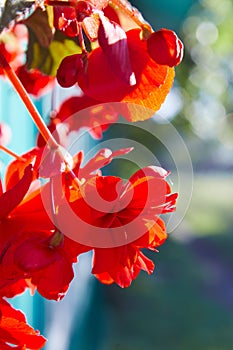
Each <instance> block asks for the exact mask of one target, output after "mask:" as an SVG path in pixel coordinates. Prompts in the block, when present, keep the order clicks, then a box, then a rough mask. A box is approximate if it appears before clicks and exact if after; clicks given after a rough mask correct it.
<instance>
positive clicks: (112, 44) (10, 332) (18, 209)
mask: <svg viewBox="0 0 233 350" xmlns="http://www.w3.org/2000/svg"><path fill="white" fill-rule="evenodd" d="M44 5H45V7H46V8H49V9H50V10H51V7H52V10H53V16H52V18H53V29H54V30H56V31H61V32H62V33H63V35H64V36H66V37H68V38H75V37H77V38H78V41H79V48H80V51H79V52H77V53H74V54H72V55H69V56H66V57H65V58H63V59H61V60H60V64H59V67H58V69H57V75H56V78H57V81H58V83H59V84H60V85H61V86H62V87H70V86H72V85H74V84H78V86H79V87H80V88H81V89H82V91H83V94H82V95H80V96H72V97H70V98H69V99H68V100H66V101H64V103H63V104H62V105H61V106H60V109H59V111H57V112H56V114H55V116H53V118H51V121H50V125H49V126H48V129H47V131H46V132H43V130H41V129H40V128H41V127H42V126H43V125H42V124H43V123H39V124H38V125H39V130H40V131H41V135H40V136H39V138H38V142H37V147H36V148H34V149H32V150H30V151H29V152H27V153H25V154H23V155H22V156H18V157H16V159H15V160H14V161H13V162H11V163H10V165H9V166H8V168H7V171H6V175H5V186H4V189H3V186H2V184H1V186H0V276H1V278H0V346H1V349H11V348H12V347H11V345H15V346H16V347H14V348H15V349H26V348H30V349H39V348H41V347H42V346H43V345H44V342H45V340H44V338H43V337H42V336H40V335H39V334H38V333H36V332H35V331H34V330H33V329H32V328H31V327H30V326H28V325H27V324H26V322H25V318H24V316H23V315H22V313H21V312H19V311H16V310H14V309H13V308H11V306H10V305H9V304H8V303H7V302H6V301H5V300H4V299H3V298H4V297H7V298H12V297H14V296H15V295H17V294H19V293H22V292H23V291H24V290H25V289H27V288H29V289H30V290H31V291H32V292H34V291H35V290H38V292H39V293H40V294H41V295H42V296H43V297H45V298H47V299H54V300H60V299H61V298H63V297H64V295H65V294H66V292H67V290H68V287H69V284H70V282H71V280H72V279H73V277H74V274H73V264H74V263H77V262H78V257H79V255H80V254H82V253H85V252H88V251H93V262H92V274H93V275H94V276H95V277H96V278H97V279H98V280H99V281H101V282H102V283H105V284H111V283H116V284H118V285H119V286H120V287H128V286H129V285H130V284H131V282H132V281H133V280H134V279H135V278H136V277H137V276H138V274H139V272H140V271H141V270H144V271H146V272H147V273H148V274H151V273H152V272H153V269H154V263H153V262H152V261H151V260H150V259H148V258H147V257H146V256H145V255H144V253H143V252H142V249H144V248H147V249H149V250H152V251H156V250H157V247H159V246H160V245H161V244H162V243H163V242H164V241H165V240H166V238H167V233H166V228H165V224H164V222H163V220H162V219H161V218H160V214H164V213H168V212H171V211H174V210H175V204H176V198H177V194H176V193H171V188H170V186H169V184H168V182H167V181H166V177H167V176H168V172H167V171H165V170H164V169H162V168H160V167H156V166H147V167H145V168H143V169H141V170H138V171H137V172H136V173H134V174H133V175H132V176H131V177H130V178H129V179H128V181H123V179H121V178H120V177H116V176H103V175H102V173H101V170H100V169H101V168H102V167H104V166H105V165H107V164H109V163H110V162H111V161H112V159H113V158H115V157H118V156H121V155H124V154H127V153H128V152H130V151H131V149H119V150H116V151H111V150H110V149H102V150H100V151H99V152H97V154H96V155H95V156H94V157H93V158H92V159H90V160H89V161H88V162H87V163H85V165H83V163H84V162H83V153H82V152H81V151H80V152H79V153H78V154H76V155H75V156H74V157H71V156H70V155H69V154H68V152H66V150H65V149H64V148H63V147H62V146H61V145H62V144H63V141H64V135H62V136H60V135H59V132H58V125H59V124H61V123H63V122H66V123H67V127H68V129H67V131H66V133H67V135H68V134H69V132H70V131H72V130H79V129H80V128H81V127H88V128H89V131H90V133H91V135H92V136H93V137H95V138H101V137H102V132H103V131H104V130H105V129H106V128H107V127H108V126H109V125H110V124H112V123H114V122H115V121H116V120H117V118H118V117H119V111H118V112H116V111H115V109H114V108H113V107H112V106H111V104H106V105H105V104H104V102H118V101H122V102H133V103H137V104H140V105H142V106H145V107H150V108H151V109H152V110H153V111H156V110H158V109H159V108H160V106H161V104H162V103H163V101H164V100H165V98H166V95H167V94H168V92H169V90H170V88H171V86H172V83H173V78H174V66H176V65H177V64H179V63H180V61H181V59H182V55H183V45H182V43H181V41H180V40H179V38H178V37H177V35H176V34H175V33H174V32H173V31H171V30H168V29H161V30H159V31H156V32H154V31H153V30H152V28H151V27H150V26H149V24H147V23H146V22H144V21H143V19H142V18H141V15H140V13H139V12H138V11H137V10H136V9H135V8H133V7H132V6H131V5H130V4H129V3H128V2H127V1H126V0H112V1H109V0H89V1H73V0H71V1H65V2H63V1H55V0H46V1H45V2H44ZM64 5H65V6H64ZM39 11H40V12H41V9H40V10H39ZM121 12H122V13H123V14H124V15H125V14H126V15H128V16H129V17H131V20H134V21H135V22H136V24H137V28H133V29H129V30H126V31H125V30H124V26H123V25H122V24H121ZM50 15H51V11H50ZM48 17H49V16H47V17H46V18H47V21H48V22H49V23H50V25H51V18H50V19H48ZM38 18H39V19H40V15H39V17H38ZM44 18H45V17H44V16H43V21H44ZM25 23H27V21H26V22H25ZM39 25H40V22H39ZM16 28H17V25H16V26H15V27H14V30H13V32H10V33H11V34H10V35H13V37H14V38H15V40H16V42H17V43H19V42H20V40H21V39H22V35H21V37H20V38H21V39H18V40H17V35H18V36H20V34H19V33H20V32H19V31H18V32H17V30H16ZM83 32H85V39H84V35H83ZM6 35H9V34H8V32H6V33H5V32H4V33H3V34H2V38H3V37H4V38H6V37H5V36H6ZM23 37H24V36H23ZM4 40H5V39H4ZM4 40H3V39H1V38H0V56H1V57H0V58H1V59H0V74H1V75H3V74H4V72H6V73H7V72H8V71H9V69H10V68H9V67H8V66H6V63H5V62H6V61H8V63H12V64H13V66H14V67H13V68H14V70H15V72H16V74H17V76H18V78H19V79H20V80H21V82H22V84H23V85H24V87H25V89H26V90H27V91H28V92H29V93H31V94H34V95H36V96H38V95H39V94H40V93H41V92H42V91H43V90H44V88H47V87H48V84H50V83H51V82H53V84H54V83H55V77H52V76H46V75H43V74H42V73H41V72H40V70H39V68H40V67H37V68H36V69H35V68H34V69H33V70H32V71H30V70H28V69H27V67H26V65H25V63H24V62H23V61H22V60H17V58H19V56H20V57H21V56H22V51H21V49H20V46H14V47H15V48H16V50H15V51H14V50H12V49H11V48H10V46H9V45H7V40H5V41H4ZM50 41H51V40H47V41H46V40H45V42H47V44H46V45H49V44H50ZM87 41H88V42H87ZM87 47H88V49H87ZM15 62H16V63H15ZM1 66H2V68H1ZM6 67H7V68H6ZM103 67H104V74H103ZM7 75H8V77H10V79H11V73H10V74H8V73H7ZM14 79H15V78H14ZM14 79H12V81H13V80H14ZM17 84H18V83H17ZM17 84H16V85H17ZM16 85H14V86H16ZM18 85H19V84H18ZM18 85H17V86H18ZM50 87H51V85H50ZM17 89H18V88H17ZM17 91H18V90H17ZM27 103H28V102H27ZM25 104H26V103H25ZM93 106H94V107H93ZM87 107H93V108H92V109H91V110H90V113H85V115H83V116H81V117H80V118H74V117H71V116H74V115H75V114H76V113H77V112H79V111H81V110H82V109H84V108H87ZM121 108H122V109H121V113H122V112H123V115H124V116H125V118H126V119H127V120H128V121H137V120H142V119H147V118H149V117H150V115H149V114H148V113H146V112H145V114H143V116H141V115H140V116H138V115H137V114H136V115H135V114H134V113H132V111H131V110H130V109H129V108H128V106H127V104H122V107H121ZM32 114H33V112H32ZM67 118H68V119H67ZM67 121H68V122H67ZM41 125H42V126H41ZM49 130H50V131H52V132H54V134H56V140H57V142H58V143H57V144H56V141H54V142H51V143H50V141H51V140H50V139H48V137H45V134H46V135H51V134H50V133H49ZM59 137H60V138H59ZM51 138H52V135H51ZM54 140H55V139H54ZM56 145H57V146H56ZM63 146H64V144H63ZM0 148H2V149H4V150H6V149H5V147H3V146H2V145H0ZM41 178H45V179H46V180H43V182H42V184H41V182H40V179H41ZM10 344H11V345H10Z"/></svg>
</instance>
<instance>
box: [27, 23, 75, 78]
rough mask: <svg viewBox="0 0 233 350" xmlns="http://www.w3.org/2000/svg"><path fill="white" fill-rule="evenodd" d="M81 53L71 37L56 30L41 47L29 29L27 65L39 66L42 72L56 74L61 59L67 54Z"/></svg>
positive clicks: (30, 66)
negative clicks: (50, 39)
mask: <svg viewBox="0 0 233 350" xmlns="http://www.w3.org/2000/svg"><path fill="white" fill-rule="evenodd" d="M75 53H81V49H80V47H79V46H78V44H77V43H76V42H75V40H74V39H72V38H67V37H66V36H64V35H63V34H62V33H61V32H60V31H56V32H55V34H54V37H53V40H52V41H51V43H50V45H49V46H48V47H43V46H42V45H41V44H40V42H39V41H38V39H37V37H36V35H35V33H34V32H33V31H32V30H31V29H29V44H28V50H27V66H28V67H29V68H39V69H40V70H41V71H42V72H43V73H44V74H47V75H52V76H56V72H57V69H58V67H59V65H60V63H61V61H62V59H63V58H64V57H66V56H68V55H72V54H75Z"/></svg>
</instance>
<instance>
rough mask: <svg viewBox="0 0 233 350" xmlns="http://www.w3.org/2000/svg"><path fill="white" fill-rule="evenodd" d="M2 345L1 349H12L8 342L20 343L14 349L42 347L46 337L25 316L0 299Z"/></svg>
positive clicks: (0, 339) (0, 343)
mask: <svg viewBox="0 0 233 350" xmlns="http://www.w3.org/2000/svg"><path fill="white" fill-rule="evenodd" d="M0 313H1V318H0V345H1V349H12V347H10V346H9V347H8V344H9V343H11V344H14V345H19V346H18V347H15V348H14V349H21V350H23V349H26V347H27V348H30V349H41V348H42V347H43V346H44V345H45V342H46V339H45V338H44V337H42V336H41V335H39V332H38V331H35V330H34V329H33V328H32V327H30V326H29V325H28V324H27V323H26V319H25V316H24V315H23V313H21V312H20V311H18V310H15V309H13V308H12V306H11V305H10V304H8V303H7V302H6V301H5V300H2V299H1V300H0Z"/></svg>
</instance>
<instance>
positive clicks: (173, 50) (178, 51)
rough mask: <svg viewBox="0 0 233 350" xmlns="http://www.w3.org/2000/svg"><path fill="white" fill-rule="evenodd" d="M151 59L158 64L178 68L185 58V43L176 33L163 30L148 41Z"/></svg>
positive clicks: (153, 34) (152, 35) (155, 33)
mask: <svg viewBox="0 0 233 350" xmlns="http://www.w3.org/2000/svg"><path fill="white" fill-rule="evenodd" d="M147 49H148V53H149V55H150V57H151V58H152V59H153V60H154V61H155V62H157V63H158V64H163V65H167V66H170V67H174V66H177V65H178V64H179V63H180V62H181V60H182V58H183V43H182V41H181V40H180V39H179V38H178V36H177V35H176V33H175V32H173V31H172V30H169V29H165V28H162V29H160V30H158V31H157V32H154V33H152V34H151V35H150V36H149V38H148V39H147Z"/></svg>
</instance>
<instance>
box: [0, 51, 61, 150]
mask: <svg viewBox="0 0 233 350" xmlns="http://www.w3.org/2000/svg"><path fill="white" fill-rule="evenodd" d="M0 66H1V67H2V68H3V70H4V72H5V74H6V75H7V77H8V78H9V80H10V81H11V83H12V85H13V86H14V88H15V90H16V91H17V93H18V94H19V96H20V98H21V100H22V101H23V103H24V105H25V107H26V108H27V110H28V112H29V113H30V116H31V118H32V119H33V121H34V123H35V124H36V126H37V128H38V130H39V131H40V133H41V135H42V137H43V138H44V140H45V142H46V143H47V144H48V146H49V147H50V148H53V149H57V148H58V147H59V145H58V143H57V141H56V140H55V138H54V137H53V135H52V134H51V132H50V131H49V129H48V128H47V126H46V124H45V122H44V120H43V119H42V117H41V115H40V113H39V112H38V110H37V109H36V107H35V105H34V104H33V102H32V100H31V99H30V97H29V95H28V93H27V91H26V90H25V88H24V86H23V85H22V83H21V81H20V80H19V78H18V77H17V75H16V73H15V72H14V70H13V69H12V68H11V66H10V65H9V63H8V62H7V61H6V59H5V57H4V56H3V54H2V53H1V52H0Z"/></svg>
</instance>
